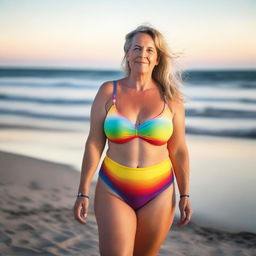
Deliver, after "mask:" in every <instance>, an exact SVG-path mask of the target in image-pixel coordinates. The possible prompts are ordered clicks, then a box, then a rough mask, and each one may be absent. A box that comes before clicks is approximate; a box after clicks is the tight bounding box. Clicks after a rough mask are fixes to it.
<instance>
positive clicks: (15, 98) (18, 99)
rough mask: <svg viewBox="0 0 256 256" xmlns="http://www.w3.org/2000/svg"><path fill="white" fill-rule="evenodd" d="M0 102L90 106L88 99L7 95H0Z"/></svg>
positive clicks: (90, 102) (90, 101)
mask: <svg viewBox="0 0 256 256" xmlns="http://www.w3.org/2000/svg"><path fill="white" fill-rule="evenodd" d="M0 100H5V101H11V102H12V101H15V102H33V103H41V104H57V105H66V104H67V105H91V104H92V102H93V101H92V100H90V99H64V98H52V99H51V98H38V97H34V96H33V97H27V96H20V95H9V94H3V93H1V94H0Z"/></svg>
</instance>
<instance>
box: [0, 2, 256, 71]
mask: <svg viewBox="0 0 256 256" xmlns="http://www.w3.org/2000/svg"><path fill="white" fill-rule="evenodd" d="M141 24H149V25H152V26H153V27H154V28H156V29H158V30H159V31H160V32H161V33H162V34H163V35H164V36H165V38H166V40H167V42H168V44H169V47H170V49H171V50H172V51H173V52H175V53H178V54H179V56H180V57H179V58H178V59H177V60H176V62H177V65H179V66H180V67H181V68H185V69H186V68H188V69H218V68H228V69H229V68H230V69H233V68H241V69H243V68H253V69H255V68H256V33H255V28H256V1H255V0H222V1H220V0H215V1H207V0H204V1H203V0H183V1H181V0H173V1H172V0H137V1H135V0H129V1H128V0H123V1H121V0H94V1H87V0H59V1H58V0H44V1H41V0H0V66H15V67H17V66H29V67H34V66H35V67H74V68H103V69H120V65H121V61H122V58H123V45H124V38H125V35H126V34H127V33H128V32H130V31H131V30H133V29H135V28H136V27H137V26H139V25H141Z"/></svg>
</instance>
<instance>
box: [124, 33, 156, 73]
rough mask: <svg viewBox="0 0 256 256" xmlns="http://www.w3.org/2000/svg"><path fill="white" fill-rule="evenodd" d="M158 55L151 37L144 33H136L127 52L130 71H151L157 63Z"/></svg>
mask: <svg viewBox="0 0 256 256" xmlns="http://www.w3.org/2000/svg"><path fill="white" fill-rule="evenodd" d="M157 59H158V55H157V49H156V46H155V43H154V41H153V39H152V37H151V36H150V35H148V34H146V33H137V34H136V35H135V36H134V37H133V40H132V45H131V47H130V49H129V51H128V53H127V61H128V63H129V67H130V69H131V72H138V73H152V71H153V69H154V67H155V65H157V64H158V60H157Z"/></svg>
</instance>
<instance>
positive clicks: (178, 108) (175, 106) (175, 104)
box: [166, 97, 185, 115]
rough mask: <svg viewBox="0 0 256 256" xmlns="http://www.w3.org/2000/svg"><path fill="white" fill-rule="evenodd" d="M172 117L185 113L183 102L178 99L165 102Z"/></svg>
mask: <svg viewBox="0 0 256 256" xmlns="http://www.w3.org/2000/svg"><path fill="white" fill-rule="evenodd" d="M166 103H167V105H168V107H169V108H170V110H171V112H172V113H173V115H175V114H176V113H182V112H184V111H185V107H184V100H183V99H180V98H177V97H176V98H173V99H169V100H167V101H166Z"/></svg>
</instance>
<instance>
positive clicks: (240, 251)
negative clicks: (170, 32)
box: [0, 151, 256, 256]
mask: <svg viewBox="0 0 256 256" xmlns="http://www.w3.org/2000/svg"><path fill="white" fill-rule="evenodd" d="M0 163H1V167H0V190H1V191H0V192H1V193H0V255H27V256H28V255H86V256H94V255H95V256H96V255H99V249H98V234H97V225H96V220H95V217H94V213H93V200H90V209H89V216H88V222H87V224H86V225H83V224H80V223H78V222H77V221H76V220H75V219H74V217H73V212H72V207H73V204H74V202H75V196H74V195H75V194H76V193H77V188H78V184H79V179H80V173H79V172H77V171H76V170H75V169H73V167H71V166H68V165H64V164H56V163H52V162H49V161H44V160H38V159H36V158H31V157H25V156H22V155H18V154H13V153H6V152H1V151H0ZM94 189H95V182H93V183H92V185H91V192H90V194H91V196H92V197H93V194H94ZM177 207H178V206H177ZM177 221H178V220H177V218H175V221H174V224H173V226H172V228H171V230H170V232H169V234H168V237H167V239H166V240H165V242H164V244H163V246H162V248H161V250H160V252H159V255H174V256H194V255H195V256H198V255H207V256H211V255H212V256H221V255H227V256H230V255H239V256H242V255H246V256H248V255H256V253H255V251H256V246H255V244H256V234H254V233H250V232H236V233H232V232H227V231H224V230H222V229H214V228H213V227H205V226H200V225H198V224H197V223H195V222H194V221H193V219H192V221H191V222H190V223H189V224H188V225H187V226H186V227H182V228H179V227H177V226H176V223H177ZM252 221H253V220H252Z"/></svg>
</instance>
